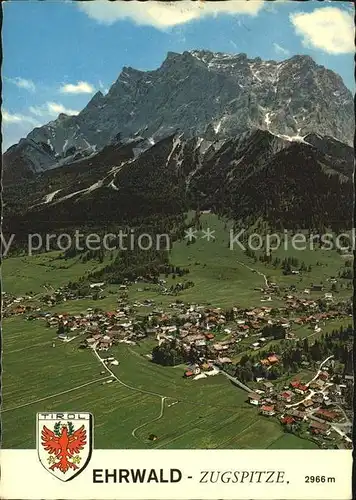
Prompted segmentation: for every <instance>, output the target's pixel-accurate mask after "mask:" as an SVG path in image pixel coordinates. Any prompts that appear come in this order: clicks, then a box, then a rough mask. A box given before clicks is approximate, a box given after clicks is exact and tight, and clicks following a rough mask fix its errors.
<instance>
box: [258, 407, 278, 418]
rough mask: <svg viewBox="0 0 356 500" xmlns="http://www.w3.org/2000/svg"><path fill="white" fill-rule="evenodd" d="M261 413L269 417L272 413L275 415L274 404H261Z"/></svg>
mask: <svg viewBox="0 0 356 500" xmlns="http://www.w3.org/2000/svg"><path fill="white" fill-rule="evenodd" d="M261 413H262V415H266V416H267V417H271V416H272V415H275V413H276V412H275V411H274V406H272V405H271V406H267V405H263V406H261Z"/></svg>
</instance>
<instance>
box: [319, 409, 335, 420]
mask: <svg viewBox="0 0 356 500" xmlns="http://www.w3.org/2000/svg"><path fill="white" fill-rule="evenodd" d="M315 415H316V416H317V417H318V418H321V419H323V420H327V421H328V422H333V421H334V420H336V419H337V417H338V414H337V413H336V412H334V411H330V410H324V409H322V408H321V409H320V410H318V411H317V412H316V413H315Z"/></svg>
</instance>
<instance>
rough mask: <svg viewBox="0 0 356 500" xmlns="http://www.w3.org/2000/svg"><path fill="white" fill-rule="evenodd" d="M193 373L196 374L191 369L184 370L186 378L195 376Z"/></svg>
mask: <svg viewBox="0 0 356 500" xmlns="http://www.w3.org/2000/svg"><path fill="white" fill-rule="evenodd" d="M193 375H194V373H193V372H192V371H190V370H187V371H186V372H184V377H185V378H189V377H193Z"/></svg>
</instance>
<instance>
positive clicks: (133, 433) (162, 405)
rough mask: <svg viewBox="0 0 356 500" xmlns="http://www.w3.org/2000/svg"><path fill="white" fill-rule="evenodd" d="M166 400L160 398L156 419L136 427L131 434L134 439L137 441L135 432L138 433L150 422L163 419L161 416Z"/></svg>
mask: <svg viewBox="0 0 356 500" xmlns="http://www.w3.org/2000/svg"><path fill="white" fill-rule="evenodd" d="M165 400H166V397H162V399H161V410H160V412H159V415H158V417H155V418H153V419H152V420H149V421H148V422H145V423H144V424H141V425H139V426H138V427H136V428H135V429H134V430H133V431H132V432H131V434H132V435H133V437H134V438H136V439H139V438H138V437H137V436H136V431H138V430H139V429H142V427H145V426H146V425H148V424H151V423H152V422H156V420H160V419H161V418H162V417H163V414H164V402H165Z"/></svg>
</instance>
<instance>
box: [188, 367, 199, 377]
mask: <svg viewBox="0 0 356 500" xmlns="http://www.w3.org/2000/svg"><path fill="white" fill-rule="evenodd" d="M187 370H188V372H192V373H193V375H199V373H200V368H199V366H198V365H189V366H188V368H187Z"/></svg>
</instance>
